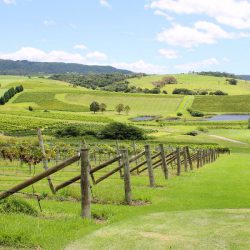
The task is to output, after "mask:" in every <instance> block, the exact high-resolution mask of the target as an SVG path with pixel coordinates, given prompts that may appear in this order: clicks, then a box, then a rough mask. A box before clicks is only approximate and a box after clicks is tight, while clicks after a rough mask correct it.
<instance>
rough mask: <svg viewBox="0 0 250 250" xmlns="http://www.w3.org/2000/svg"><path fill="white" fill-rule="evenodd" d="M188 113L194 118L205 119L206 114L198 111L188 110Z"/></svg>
mask: <svg viewBox="0 0 250 250" xmlns="http://www.w3.org/2000/svg"><path fill="white" fill-rule="evenodd" d="M187 111H188V112H189V113H190V115H191V116H193V117H203V116H204V113H202V112H200V111H196V110H192V109H191V108H188V109H187Z"/></svg>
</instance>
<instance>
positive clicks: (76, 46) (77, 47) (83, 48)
mask: <svg viewBox="0 0 250 250" xmlns="http://www.w3.org/2000/svg"><path fill="white" fill-rule="evenodd" d="M74 49H81V50H85V49H87V46H86V45H84V44H76V45H74Z"/></svg>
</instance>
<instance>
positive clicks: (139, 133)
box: [98, 122, 146, 140]
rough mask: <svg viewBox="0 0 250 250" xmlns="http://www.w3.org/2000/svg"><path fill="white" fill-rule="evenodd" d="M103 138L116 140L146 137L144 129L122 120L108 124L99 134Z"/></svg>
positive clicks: (142, 138)
mask: <svg viewBox="0 0 250 250" xmlns="http://www.w3.org/2000/svg"><path fill="white" fill-rule="evenodd" d="M98 137H99V138H101V139H114V140H144V139H146V137H145V135H144V132H143V130H141V129H140V128H137V127H135V126H132V125H127V124H124V123H120V122H113V123H110V124H108V125H106V126H105V127H104V128H103V130H102V131H101V132H100V133H99V135H98Z"/></svg>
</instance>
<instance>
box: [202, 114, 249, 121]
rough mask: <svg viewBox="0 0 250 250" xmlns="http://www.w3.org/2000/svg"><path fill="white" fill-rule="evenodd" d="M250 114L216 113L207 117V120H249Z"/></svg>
mask: <svg viewBox="0 0 250 250" xmlns="http://www.w3.org/2000/svg"><path fill="white" fill-rule="evenodd" d="M248 119H250V115H215V116H213V117H211V118H207V119H206V120H207V121H215V122H216V121H247V120H248Z"/></svg>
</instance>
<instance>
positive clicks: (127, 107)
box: [124, 105, 131, 115]
mask: <svg viewBox="0 0 250 250" xmlns="http://www.w3.org/2000/svg"><path fill="white" fill-rule="evenodd" d="M130 110H131V108H130V107H129V106H128V105H126V106H125V107H124V111H125V112H126V114H127V115H128V113H129V111H130Z"/></svg>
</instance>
